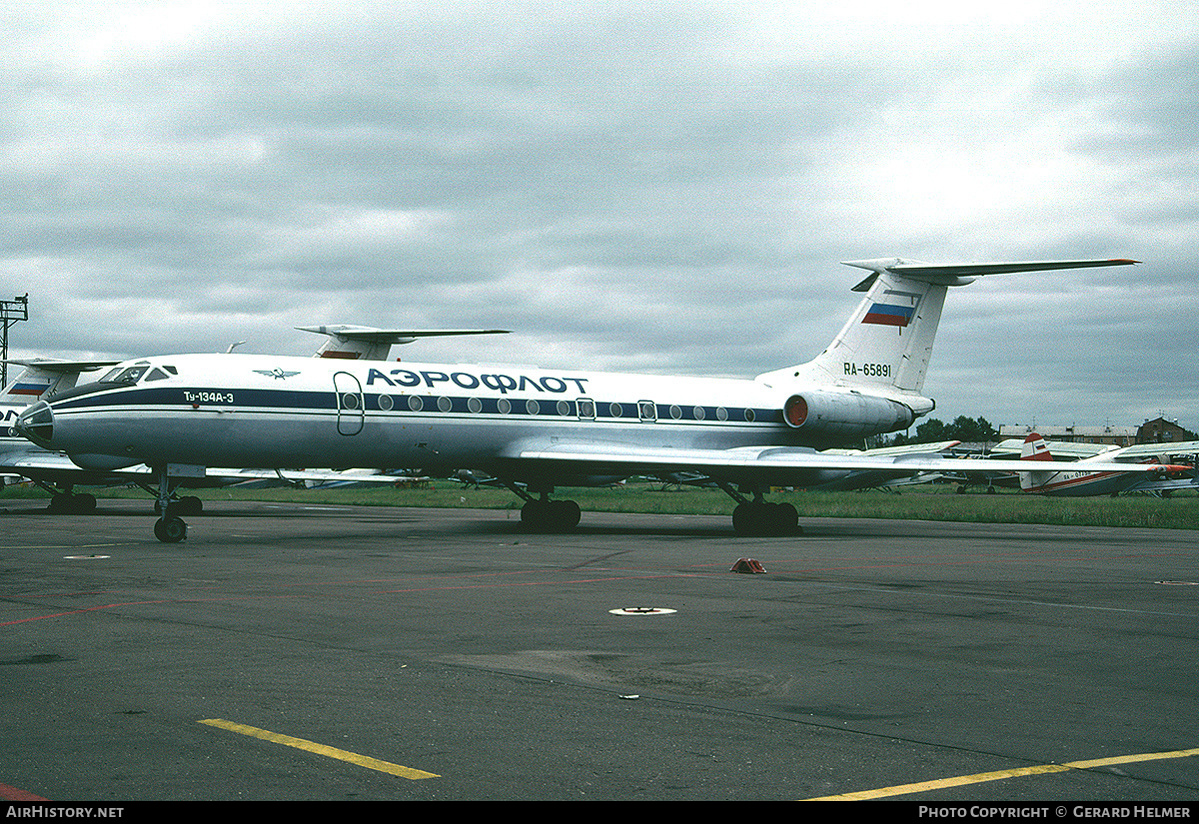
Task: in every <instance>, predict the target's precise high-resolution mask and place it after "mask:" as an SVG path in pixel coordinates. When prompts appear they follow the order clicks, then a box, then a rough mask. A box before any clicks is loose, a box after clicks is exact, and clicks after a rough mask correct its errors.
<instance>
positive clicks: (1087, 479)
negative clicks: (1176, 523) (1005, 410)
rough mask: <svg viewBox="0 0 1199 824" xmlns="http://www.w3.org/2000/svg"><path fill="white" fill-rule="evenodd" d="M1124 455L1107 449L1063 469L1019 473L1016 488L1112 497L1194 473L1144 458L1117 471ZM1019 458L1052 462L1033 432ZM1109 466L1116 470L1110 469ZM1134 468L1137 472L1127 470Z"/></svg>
mask: <svg viewBox="0 0 1199 824" xmlns="http://www.w3.org/2000/svg"><path fill="white" fill-rule="evenodd" d="M1130 448H1131V447H1130ZM1126 452H1127V449H1112V450H1107V451H1105V452H1101V453H1099V454H1098V455H1095V456H1093V457H1089V458H1083V459H1081V460H1078V461H1074V462H1073V463H1072V464H1070V465H1068V468H1066V469H1054V470H1050V471H1042V470H1035V471H1031V472H1030V471H1022V472H1020V473H1019V475H1020V489H1022V490H1023V491H1025V492H1031V493H1034V494H1037V495H1060V496H1071V497H1082V496H1089V495H1116V494H1118V493H1120V492H1126V491H1128V490H1130V489H1134V488H1137V487H1138V486H1141V485H1144V484H1146V483H1155V482H1159V481H1162V480H1164V479H1166V478H1167V476H1171V475H1174V476H1184V475H1187V474H1190V475H1192V476H1193V474H1194V471H1195V469H1194V467H1191V466H1183V465H1181V464H1178V465H1174V464H1161V463H1158V462H1157V461H1156V460H1155V459H1146V458H1141V459H1140V462H1139V463H1132V464H1129V463H1125V464H1124V466H1125V467H1128V469H1121V468H1119V461H1120V458H1121V456H1122V454H1123V453H1126ZM1020 457H1021V459H1022V460H1024V461H1026V462H1029V463H1030V464H1036V463H1039V462H1044V461H1053V455H1052V453H1051V452H1050V450H1049V445H1048V444H1047V443H1045V439H1044V438H1042V437H1041V436H1040V435H1038V434H1037V433H1035V432H1033V433H1031V434H1030V435H1029V436H1028V437H1027V438H1025V439H1024V448H1023V450H1022V452H1021V454H1020ZM1097 464H1103V465H1104V468H1096V465H1097ZM1113 465H1115V466H1116V467H1117V468H1114V469H1113V468H1112V466H1113ZM1134 466H1135V467H1137V470H1136V471H1130V470H1131V469H1132V467H1134ZM1146 466H1148V467H1149V470H1148V473H1147V472H1146V471H1145V469H1144V467H1146Z"/></svg>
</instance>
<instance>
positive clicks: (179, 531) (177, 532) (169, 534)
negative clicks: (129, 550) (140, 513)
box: [154, 515, 187, 544]
mask: <svg viewBox="0 0 1199 824" xmlns="http://www.w3.org/2000/svg"><path fill="white" fill-rule="evenodd" d="M154 537H155V538H157V539H158V540H160V541H162V542H163V543H164V544H177V543H179V542H180V541H182V540H183V539H184V538H186V537H187V524H185V523H184V522H183V519H182V518H177V517H175V516H174V515H166V516H164V517H162V518H159V519H158V520H157V521H155V522H154Z"/></svg>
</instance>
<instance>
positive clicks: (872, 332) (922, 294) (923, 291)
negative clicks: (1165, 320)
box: [795, 258, 1136, 395]
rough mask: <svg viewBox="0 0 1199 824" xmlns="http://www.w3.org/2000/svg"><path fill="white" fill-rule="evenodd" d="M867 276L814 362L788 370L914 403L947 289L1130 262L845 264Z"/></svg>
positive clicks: (893, 260) (897, 261)
mask: <svg viewBox="0 0 1199 824" xmlns="http://www.w3.org/2000/svg"><path fill="white" fill-rule="evenodd" d="M844 263H845V265H847V266H855V267H857V268H859V269H866V270H867V271H869V272H870V275H869V276H868V277H866V278H865V279H864V280H863V281H861V282H860V283H859V284H858V285H857V286H855V287H854V288H853V291H855V292H865V293H866V297H865V298H863V299H862V302H861V303H860V304H858V307H857V309H856V310H854V313H853V314H852V315H851V316H850V318H849V320H848V322H846V324H845V326H844V327H843V328H842V329H841V331H840V332H839V333H838V334H837V336H836V337H835V338H833V342H832V343H831V344H829V346H828V348H827V349H825V350H824V352H822V353H821V354H820V355H819V356H818V357H816V358H815V359H814V360H812V361H810V362H809V363H806V364H803V365H802V366H799V367H796V368H795V369H796V377H800V376H803V375H804V373H809V374H812V376H813V377H817V376H823V377H825V378H826V379H827V380H831V381H832V382H834V383H836V384H838V385H842V386H847V387H852V388H863V389H880V388H884V387H886V388H890V389H893V390H897V391H899V392H902V393H911V394H913V395H919V394H920V392H921V391H922V390H923V388H924V378H925V376H926V375H927V373H928V364H929V360H930V359H931V357H932V351H933V342H934V340H935V339H936V335H937V326H938V324H939V323H940V322H941V309H942V308H943V307H944V305H945V295H946V293H947V292H948V290H949V287H951V286H965V285H966V284H969V283H973V282H974V281H975V280H976V279H977V278H979V277H982V276H983V275H996V274H1007V273H1011V272H1039V271H1047V270H1052V269H1084V268H1090V267H1096V266H1127V265H1131V264H1134V263H1136V261H1134V260H1125V259H1118V260H1058V261H1026V262H1013V263H962V264H941V265H938V264H929V263H919V262H917V261H910V260H903V259H901V258H888V259H884V260H851V261H845V262H844Z"/></svg>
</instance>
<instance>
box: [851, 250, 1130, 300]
mask: <svg viewBox="0 0 1199 824" xmlns="http://www.w3.org/2000/svg"><path fill="white" fill-rule="evenodd" d="M842 263H844V264H845V265H846V266H854V267H856V268H858V269H868V270H870V271H871V272H872V273H873V274H871V275H870V277H868V278H866V279H865V280H863V281H862V282H861V283H859V284H858V285H857V286H855V287H853V291H855V292H865V291H867V290H868V289H869V288H870V286H871V284H873V283H874V280H875V278H877V277H878V276H879V275H881V274H884V273H889V274H892V275H899V276H900V277H905V278H908V279H909V280H918V281H922V282H924V283H936V284H940V285H942V286H964V285H965V284H967V283H971V282H972V281H973V280H974V278H977V277H982V276H983V275H1006V274H1011V273H1013V272H1045V271H1050V270H1053V269H1090V268H1094V267H1098V266H1132V265H1133V264H1136V263H1138V261H1135V260H1128V259H1126V258H1111V259H1107V260H1031V261H1022V262H1012V263H949V264H934V263H921V262H919V261H915V260H903V259H902V258H884V259H880V260H845V261H842Z"/></svg>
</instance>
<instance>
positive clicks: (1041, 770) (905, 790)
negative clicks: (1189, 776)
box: [807, 747, 1199, 801]
mask: <svg viewBox="0 0 1199 824" xmlns="http://www.w3.org/2000/svg"><path fill="white" fill-rule="evenodd" d="M1193 755H1199V747H1196V748H1194V749H1189V750H1170V751H1168V752H1149V753H1140V754H1139V755H1117V756H1113V757H1111V758H1093V759H1090V760H1087V761H1068V762H1066V763H1065V764H1041V765H1040V766H1036V767H1016V768H1015V769H1011V770H996V771H995V772H985V773H977V774H975V775H960V776H957V777H955V778H942V779H939V780H936V781H918V782H916V783H914V784H899V785H897V786H894V787H881V788H879V789H877V790H861V791H859V792H854V793H844V794H843V795H827V796H824V797H822V798H809V799H807V800H808V801H866V800H869V799H872V798H888V797H890V796H895V795H910V794H911V793H922V792H928V791H929V790H944V789H947V788H949V787H963V786H965V785H967V784H981V783H983V782H986V781H1002V780H1003V779H1005V778H1020V777H1021V776H1025V775H1044V774H1046V773H1059V772H1068V771H1069V770H1088V769H1092V768H1094V767H1110V766H1112V765H1114V764H1131V763H1133V762H1136V761H1161V760H1165V759H1167V758H1187V757H1190V756H1193Z"/></svg>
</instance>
